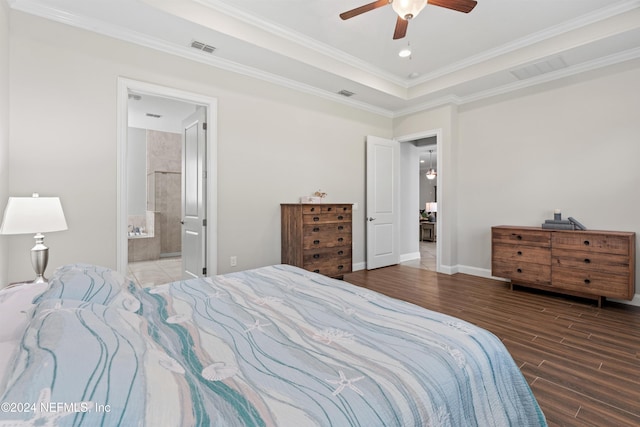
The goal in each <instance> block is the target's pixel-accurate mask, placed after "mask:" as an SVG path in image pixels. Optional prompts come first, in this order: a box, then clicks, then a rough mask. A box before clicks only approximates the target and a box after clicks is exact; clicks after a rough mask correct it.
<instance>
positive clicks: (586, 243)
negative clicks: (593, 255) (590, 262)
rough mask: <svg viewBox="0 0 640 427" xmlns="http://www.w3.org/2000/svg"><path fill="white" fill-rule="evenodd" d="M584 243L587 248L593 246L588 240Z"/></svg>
mask: <svg viewBox="0 0 640 427" xmlns="http://www.w3.org/2000/svg"><path fill="white" fill-rule="evenodd" d="M582 243H584V245H585V246H589V245H590V244H591V242H589V241H588V240H585V241H584V242H582Z"/></svg>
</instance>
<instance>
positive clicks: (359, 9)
mask: <svg viewBox="0 0 640 427" xmlns="http://www.w3.org/2000/svg"><path fill="white" fill-rule="evenodd" d="M389 3H390V1H389V0H378V1H374V2H373V3H369V4H365V5H364V6H360V7H356V8H355V9H351V10H349V11H347V12H343V13H341V14H340V18H342V19H349V18H353V17H354V16H358V15H360V14H362V13H365V12H369V11H370V10H373V9H377V8H379V7H382V6H386V5H388V4H389Z"/></svg>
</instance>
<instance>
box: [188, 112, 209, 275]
mask: <svg viewBox="0 0 640 427" xmlns="http://www.w3.org/2000/svg"><path fill="white" fill-rule="evenodd" d="M183 127H184V132H183V138H182V143H183V146H182V277H183V278H185V279H188V278H192V277H202V276H206V274H207V264H206V262H207V261H206V260H207V253H206V247H207V242H206V235H207V233H206V226H207V211H206V206H207V204H206V194H207V192H206V178H207V172H206V164H207V163H206V147H207V141H206V134H207V133H206V129H207V124H206V109H205V108H201V107H200V108H198V111H196V112H195V113H194V114H193V115H191V116H189V117H188V118H187V119H186V120H185V121H184V122H183Z"/></svg>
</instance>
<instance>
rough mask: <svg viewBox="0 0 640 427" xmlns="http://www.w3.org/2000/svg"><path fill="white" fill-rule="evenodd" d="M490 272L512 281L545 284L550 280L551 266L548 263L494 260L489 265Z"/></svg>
mask: <svg viewBox="0 0 640 427" xmlns="http://www.w3.org/2000/svg"><path fill="white" fill-rule="evenodd" d="M491 274H492V275H493V276H496V277H504V278H505V279H510V280H511V281H512V282H514V283H536V284H540V285H547V284H549V282H551V266H550V265H549V264H547V265H543V264H533V263H529V262H508V261H498V260H496V261H494V262H493V263H492V265H491Z"/></svg>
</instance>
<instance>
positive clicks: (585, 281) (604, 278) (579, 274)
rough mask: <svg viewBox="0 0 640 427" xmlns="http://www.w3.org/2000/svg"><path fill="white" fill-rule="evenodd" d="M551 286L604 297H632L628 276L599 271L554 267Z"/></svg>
mask: <svg viewBox="0 0 640 427" xmlns="http://www.w3.org/2000/svg"><path fill="white" fill-rule="evenodd" d="M551 287H552V288H558V289H559V290H562V289H567V290H572V291H577V292H581V293H586V294H591V295H597V296H604V297H614V298H628V299H631V298H633V293H630V286H629V277H628V276H621V275H617V274H609V273H603V272H599V271H586V270H582V271H580V270H576V269H574V268H564V267H554V268H553V284H552V285H551Z"/></svg>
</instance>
